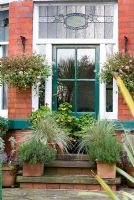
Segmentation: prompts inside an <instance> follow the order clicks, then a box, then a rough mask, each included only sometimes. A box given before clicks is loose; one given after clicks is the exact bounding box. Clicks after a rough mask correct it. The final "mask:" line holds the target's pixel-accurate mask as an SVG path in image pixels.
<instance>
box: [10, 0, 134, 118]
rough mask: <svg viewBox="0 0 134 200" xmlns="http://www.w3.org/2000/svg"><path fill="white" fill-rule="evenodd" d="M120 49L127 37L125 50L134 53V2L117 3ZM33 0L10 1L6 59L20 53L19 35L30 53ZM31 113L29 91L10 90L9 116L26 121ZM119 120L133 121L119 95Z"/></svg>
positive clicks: (21, 48) (122, 1) (122, 0)
mask: <svg viewBox="0 0 134 200" xmlns="http://www.w3.org/2000/svg"><path fill="white" fill-rule="evenodd" d="M118 7H119V50H120V51H124V36H127V37H128V51H129V52H130V53H134V0H118ZM32 31H33V1H32V0H24V1H23V2H12V3H10V5H9V56H14V55H17V54H22V53H23V47H22V44H21V40H20V36H24V37H25V38H26V48H25V53H26V54H29V53H30V54H31V53H32V35H33V33H32ZM31 110H32V100H31V89H29V90H27V91H23V92H18V91H16V89H14V88H11V87H9V92H8V117H9V118H11V119H15V118H20V119H22V118H23V119H25V118H28V116H29V113H30V112H31ZM118 119H119V120H130V119H133V118H132V116H131V114H130V112H129V108H128V107H127V105H126V103H125V102H124V100H123V98H122V96H121V95H120V94H119V109H118Z"/></svg>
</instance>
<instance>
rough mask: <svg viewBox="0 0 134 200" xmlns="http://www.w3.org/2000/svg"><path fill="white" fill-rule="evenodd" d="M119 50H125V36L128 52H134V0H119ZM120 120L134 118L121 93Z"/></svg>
mask: <svg viewBox="0 0 134 200" xmlns="http://www.w3.org/2000/svg"><path fill="white" fill-rule="evenodd" d="M118 7H119V50H120V51H124V36H126V37H127V38H128V46H127V48H128V52H129V53H131V54H134V0H118ZM118 119H119V120H131V119H134V118H133V117H132V115H131V113H130V111H129V108H128V106H127V105H126V103H125V101H124V100H123V97H122V95H121V94H119V108H118Z"/></svg>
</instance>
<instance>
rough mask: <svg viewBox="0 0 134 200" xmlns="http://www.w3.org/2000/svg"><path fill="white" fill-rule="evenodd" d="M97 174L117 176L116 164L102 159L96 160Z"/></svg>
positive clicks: (107, 176)
mask: <svg viewBox="0 0 134 200" xmlns="http://www.w3.org/2000/svg"><path fill="white" fill-rule="evenodd" d="M96 163H97V175H98V176H99V177H100V178H115V177H116V164H107V163H104V162H102V161H96Z"/></svg>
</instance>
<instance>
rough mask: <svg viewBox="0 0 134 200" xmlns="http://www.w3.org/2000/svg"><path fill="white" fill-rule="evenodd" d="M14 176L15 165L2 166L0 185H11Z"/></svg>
mask: <svg viewBox="0 0 134 200" xmlns="http://www.w3.org/2000/svg"><path fill="white" fill-rule="evenodd" d="M15 178H16V167H15V166H2V186H3V187H13V186H14V184H15Z"/></svg>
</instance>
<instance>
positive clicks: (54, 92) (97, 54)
mask: <svg viewBox="0 0 134 200" xmlns="http://www.w3.org/2000/svg"><path fill="white" fill-rule="evenodd" d="M67 48H68V49H84V48H85V49H95V71H96V75H95V112H93V113H91V112H89V113H91V114H93V115H94V117H95V118H96V119H98V116H99V76H98V73H99V71H100V67H99V62H100V46H99V45H90V44H87V45H85V44H84V45H79V44H78V45H77V44H74V45H72V44H71V45H69V44H65V45H64V44H63V45H53V47H52V60H53V77H52V110H55V111H57V66H56V65H57V50H58V49H67ZM75 56H76V55H75ZM84 113H88V112H76V113H75V115H77V116H78V115H81V114H84Z"/></svg>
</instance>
